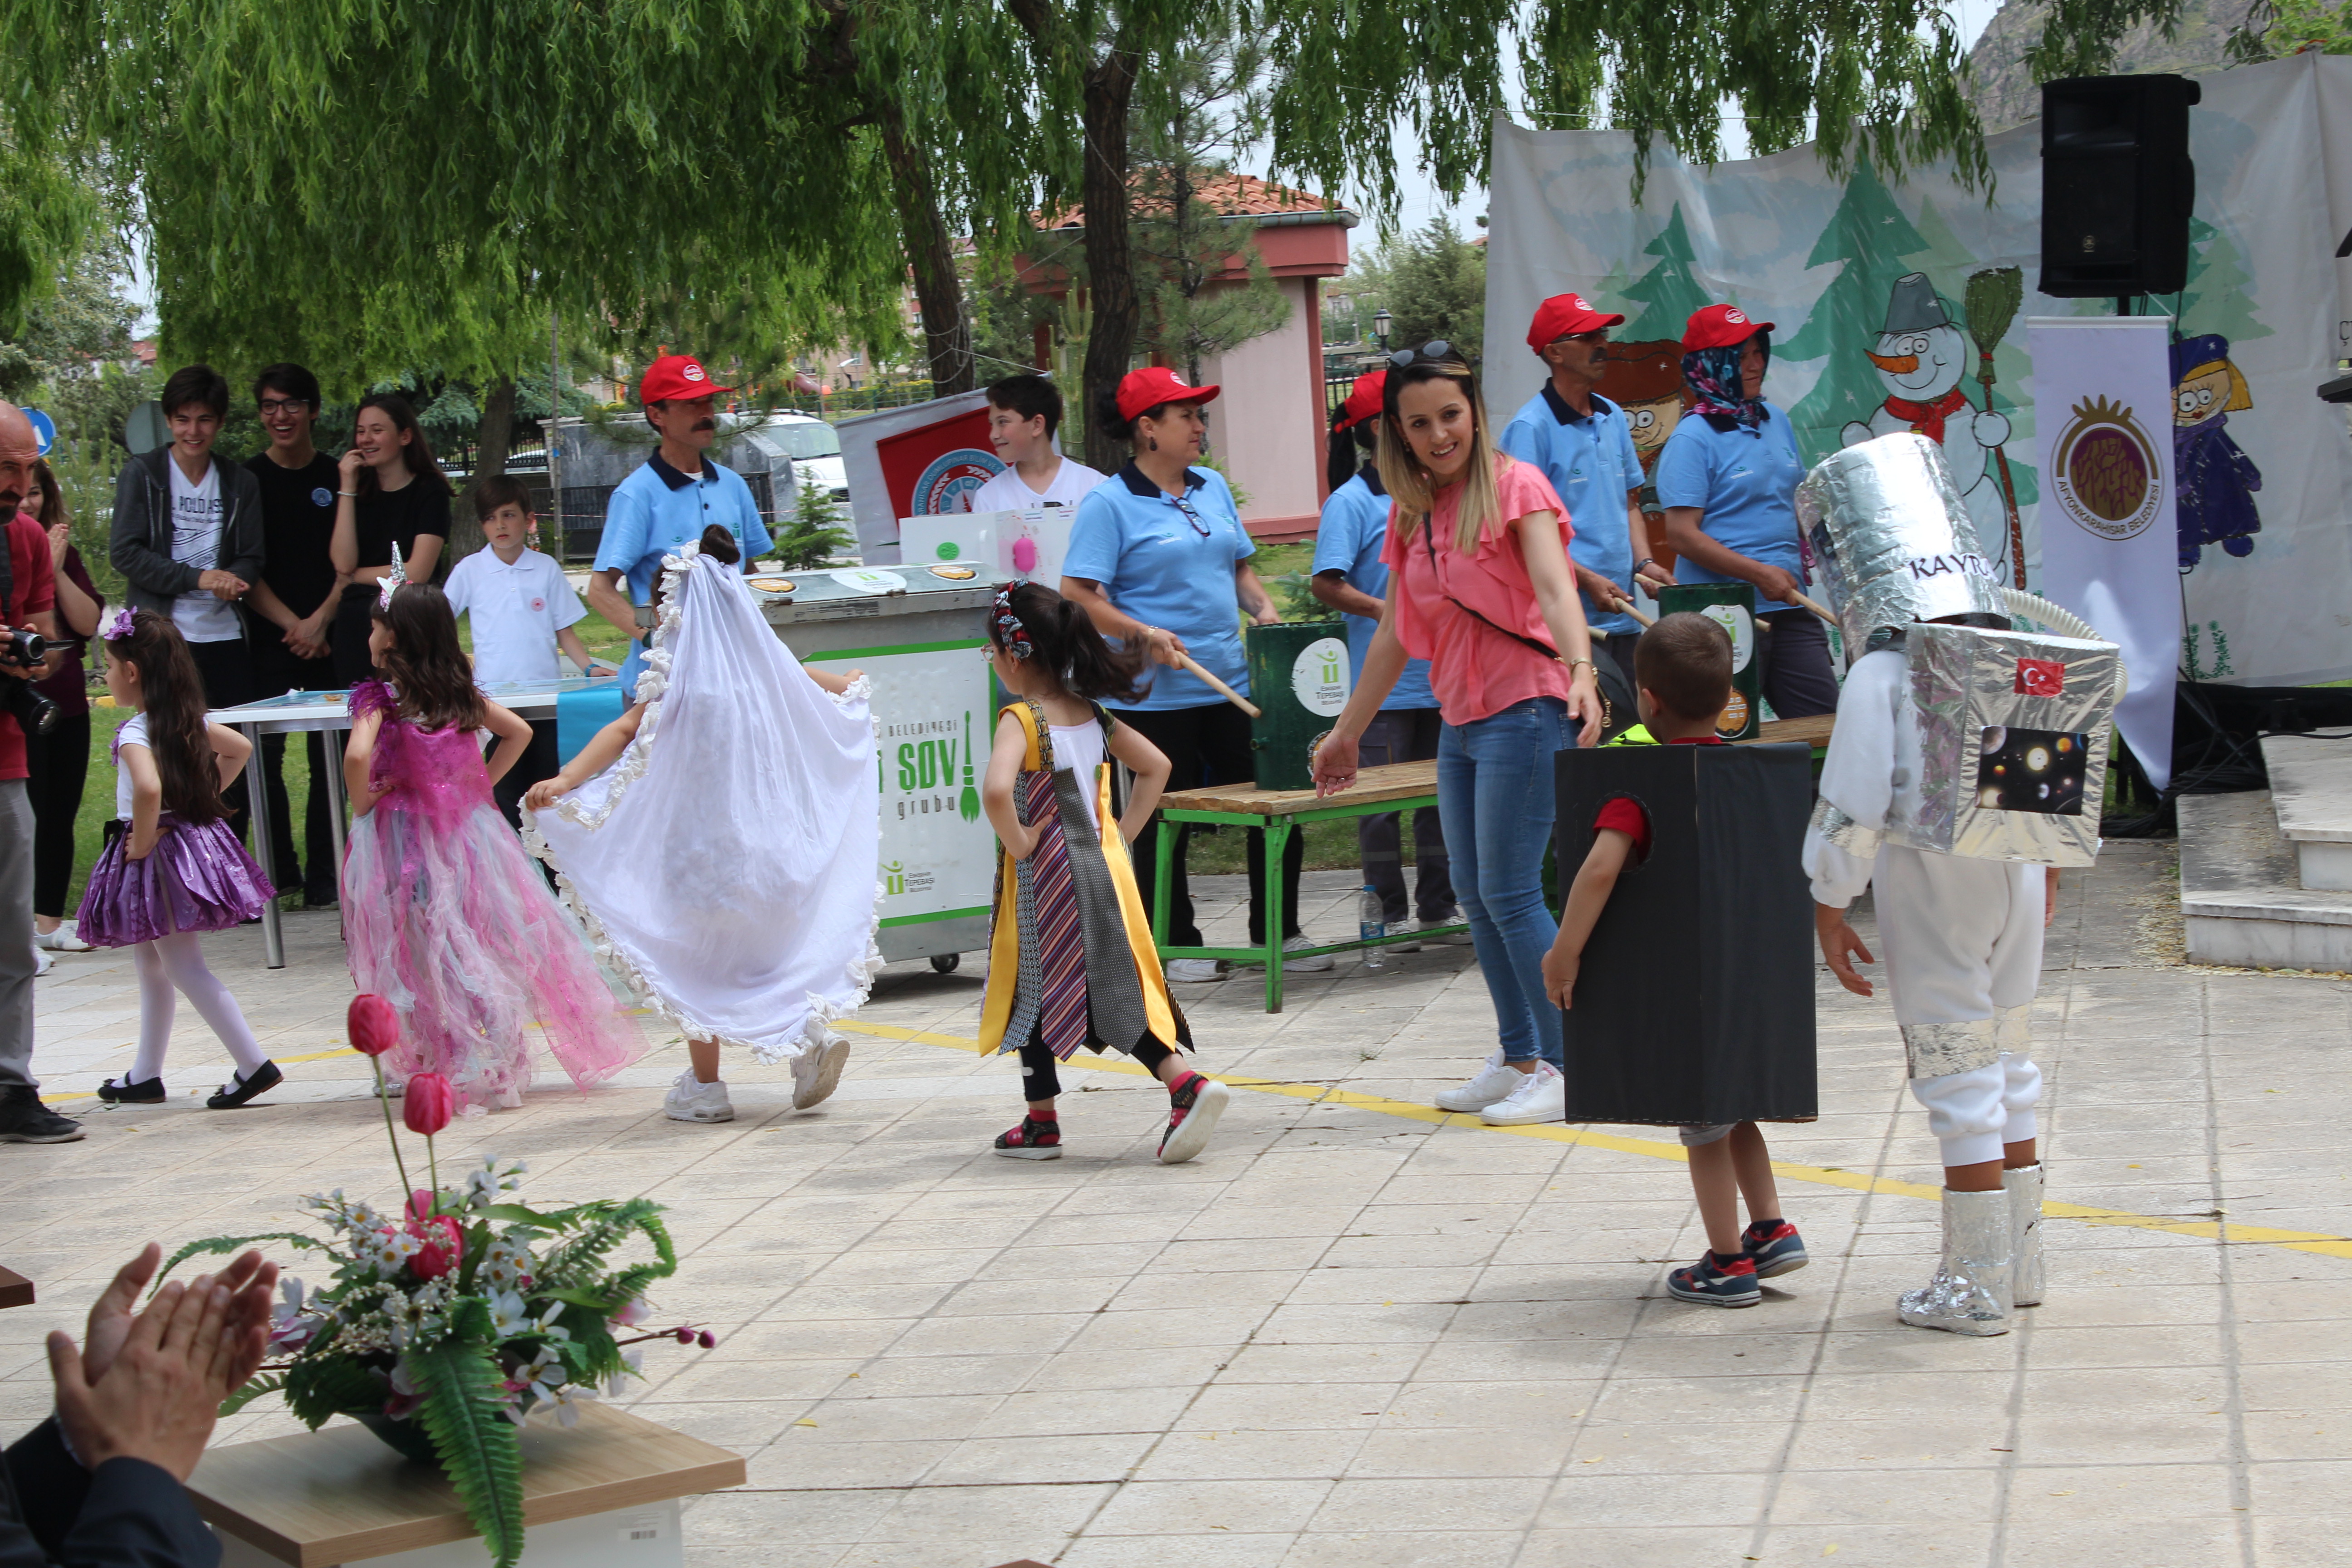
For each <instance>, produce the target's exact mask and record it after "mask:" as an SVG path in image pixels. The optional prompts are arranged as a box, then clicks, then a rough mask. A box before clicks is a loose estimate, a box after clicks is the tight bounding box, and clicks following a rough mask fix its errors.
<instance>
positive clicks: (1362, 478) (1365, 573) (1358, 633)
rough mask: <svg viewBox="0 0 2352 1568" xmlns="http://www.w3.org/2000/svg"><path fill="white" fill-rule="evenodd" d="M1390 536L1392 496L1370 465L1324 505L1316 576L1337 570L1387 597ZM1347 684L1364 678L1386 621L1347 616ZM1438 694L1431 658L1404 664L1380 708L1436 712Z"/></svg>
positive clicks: (1362, 588) (1360, 588) (1354, 584)
mask: <svg viewBox="0 0 2352 1568" xmlns="http://www.w3.org/2000/svg"><path fill="white" fill-rule="evenodd" d="M1388 536H1389V497H1388V492H1387V491H1386V490H1384V489H1381V474H1380V470H1379V469H1378V468H1373V467H1372V465H1371V464H1370V463H1366V464H1365V465H1364V468H1363V471H1362V472H1361V473H1360V474H1358V475H1357V476H1356V477H1355V478H1354V479H1349V481H1348V482H1347V483H1346V484H1344V485H1341V486H1340V487H1339V489H1336V490H1333V491H1332V492H1331V499H1330V500H1327V501H1325V502H1324V503H1323V521H1322V522H1321V523H1320V524H1318V526H1317V528H1316V530H1315V564H1314V566H1313V567H1312V568H1311V569H1310V570H1311V571H1312V574H1314V575H1315V576H1318V577H1320V576H1321V575H1322V574H1324V573H1326V572H1337V573H1339V577H1340V581H1342V582H1344V583H1346V584H1348V586H1349V587H1350V588H1353V589H1355V590H1356V592H1358V593H1360V594H1368V595H1370V596H1371V597H1373V598H1375V599H1381V598H1386V597H1387V596H1388V591H1389V569H1388V568H1387V567H1386V566H1385V565H1382V564H1381V542H1382V541H1383V540H1385V539H1387V538H1388ZM1345 618H1346V620H1347V623H1348V680H1349V689H1351V690H1352V689H1354V687H1355V686H1356V685H1357V684H1358V683H1359V682H1360V681H1362V679H1364V655H1366V654H1367V653H1369V652H1370V651H1371V647H1372V634H1373V633H1374V632H1376V631H1379V630H1380V629H1381V623H1380V622H1379V621H1378V620H1375V619H1373V618H1372V617H1370V616H1347V617H1345ZM1436 706H1437V694H1436V693H1435V692H1433V691H1432V690H1431V689H1429V660H1427V659H1425V658H1409V659H1407V660H1405V665H1404V673H1403V674H1402V675H1400V676H1398V677H1397V683H1396V686H1395V688H1394V689H1391V691H1390V692H1389V695H1388V700H1386V701H1384V702H1382V703H1381V711H1383V712H1386V711H1387V710H1389V709H1391V708H1434V707H1436Z"/></svg>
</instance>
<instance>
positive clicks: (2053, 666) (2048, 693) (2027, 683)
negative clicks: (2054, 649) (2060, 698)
mask: <svg viewBox="0 0 2352 1568" xmlns="http://www.w3.org/2000/svg"><path fill="white" fill-rule="evenodd" d="M2065 689H2066V666H2065V665H2064V664H2063V662H2061V661H2060V660H2058V659H2054V658H2021V659H2019V660H2018V661H2017V694H2018V695H2019V696H2021V697H2055V696H2057V695H2059V694H2060V693H2061V692H2063V691H2064V690H2065Z"/></svg>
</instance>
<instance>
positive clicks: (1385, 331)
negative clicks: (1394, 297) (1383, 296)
mask: <svg viewBox="0 0 2352 1568" xmlns="http://www.w3.org/2000/svg"><path fill="white" fill-rule="evenodd" d="M1392 324H1393V318H1391V316H1390V315H1389V308H1388V307H1387V306H1386V305H1383V306H1381V308H1380V309H1379V310H1376V311H1374V312H1373V313H1372V341H1373V342H1377V343H1379V344H1380V346H1381V353H1388V352H1389V328H1390V327H1391V325H1392Z"/></svg>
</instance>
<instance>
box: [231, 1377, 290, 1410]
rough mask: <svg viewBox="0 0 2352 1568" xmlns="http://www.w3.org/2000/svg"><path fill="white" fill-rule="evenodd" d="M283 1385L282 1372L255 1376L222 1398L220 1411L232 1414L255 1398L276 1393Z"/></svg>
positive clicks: (284, 1383) (284, 1379)
mask: <svg viewBox="0 0 2352 1568" xmlns="http://www.w3.org/2000/svg"><path fill="white" fill-rule="evenodd" d="M285 1386H286V1377H285V1374H284V1373H270V1374H269V1375H268V1376H267V1377H257V1378H255V1379H254V1380H253V1381H252V1382H250V1383H248V1384H246V1385H245V1386H244V1387H243V1388H240V1389H238V1390H237V1391H236V1393H234V1394H230V1395H229V1396H228V1397H227V1398H226V1399H224V1400H222V1401H221V1405H220V1413H221V1414H222V1415H236V1413H237V1412H238V1411H240V1410H242V1409H244V1408H245V1407H246V1406H247V1405H250V1404H252V1403H253V1402H254V1401H255V1400H257V1399H259V1398H261V1397H262V1396H263V1395H265V1394H276V1393H277V1392H278V1390H280V1389H282V1388H284V1387H285Z"/></svg>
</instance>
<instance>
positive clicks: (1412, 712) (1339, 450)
mask: <svg viewBox="0 0 2352 1568" xmlns="http://www.w3.org/2000/svg"><path fill="white" fill-rule="evenodd" d="M1388 379H1389V373H1388V372H1387V371H1385V370H1375V371H1370V372H1368V373H1366V374H1363V375H1360V376H1358V377H1357V378H1356V384H1355V385H1353V386H1351V387H1349V389H1348V401H1347V402H1345V403H1343V404H1341V405H1339V413H1338V414H1336V415H1334V416H1332V421H1331V447H1332V463H1331V467H1332V468H1333V470H1334V472H1333V475H1332V477H1333V478H1334V479H1337V478H1338V477H1339V474H1338V470H1339V462H1340V460H1341V458H1343V457H1353V458H1359V459H1360V463H1361V467H1360V468H1359V470H1358V471H1357V472H1355V473H1353V474H1351V475H1349V477H1348V478H1347V479H1344V480H1342V481H1341V482H1339V484H1336V485H1334V486H1333V487H1332V490H1331V499H1330V500H1327V501H1325V502H1324V503H1323V518H1322V521H1321V522H1320V524H1319V525H1318V527H1317V528H1316V530H1315V564H1314V566H1313V568H1312V571H1313V575H1312V576H1310V577H1309V578H1308V579H1307V587H1308V590H1309V591H1310V592H1312V593H1313V594H1314V595H1315V597H1316V598H1318V600H1320V601H1322V602H1323V603H1324V604H1326V605H1330V606H1331V608H1333V609H1335V610H1337V611H1339V613H1340V614H1341V615H1342V616H1346V617H1347V624H1348V663H1349V681H1350V683H1351V684H1352V683H1353V682H1354V681H1358V680H1361V679H1363V677H1364V656H1365V655H1366V654H1368V653H1370V651H1371V647H1372V634H1373V633H1374V632H1376V631H1378V630H1379V629H1380V625H1381V611H1382V610H1383V609H1384V608H1385V604H1384V601H1385V600H1386V599H1387V597H1388V591H1389V569H1388V567H1387V566H1386V565H1384V564H1382V563H1381V547H1382V546H1383V545H1384V544H1385V543H1386V542H1387V540H1388V536H1389V492H1388V490H1387V489H1386V488H1385V487H1384V486H1382V485H1381V469H1380V465H1379V464H1378V463H1375V462H1374V461H1373V460H1372V451H1373V447H1374V444H1375V437H1376V434H1377V432H1378V431H1379V429H1380V419H1381V394H1382V393H1383V392H1385V391H1386V390H1387V387H1388ZM1443 729H1444V724H1443V723H1442V722H1440V721H1439V719H1438V716H1437V694H1436V692H1434V691H1433V690H1432V689H1430V685H1429V661H1428V660H1427V659H1425V658H1414V659H1407V660H1406V661H1405V667H1404V673H1403V674H1402V675H1400V676H1398V677H1397V683H1396V686H1395V687H1394V688H1393V689H1391V691H1390V692H1389V695H1388V700H1386V701H1384V702H1382V703H1381V710H1380V713H1379V715H1378V716H1377V717H1375V718H1374V719H1373V720H1372V721H1371V724H1370V727H1368V728H1367V729H1366V730H1365V731H1364V734H1363V739H1362V740H1361V741H1360V742H1358V752H1357V757H1358V760H1359V763H1360V765H1361V766H1364V767H1377V766H1379V765H1381V763H1420V762H1427V761H1429V760H1430V759H1431V758H1433V757H1435V756H1436V755H1437V737H1438V733H1439V731H1442V730H1443ZM1401 817H1402V813H1399V812H1393V811H1385V812H1381V813H1380V814H1378V815H1377V816H1360V817H1358V818H1357V819H1356V849H1357V853H1358V855H1359V856H1360V858H1361V864H1362V866H1363V868H1364V882H1365V884H1366V885H1367V886H1368V887H1370V888H1372V889H1375V890H1376V891H1377V892H1378V893H1379V894H1380V896H1381V912H1382V915H1383V917H1384V918H1385V920H1386V921H1387V923H1388V927H1389V929H1390V930H1391V931H1402V930H1403V929H1404V920H1405V916H1406V914H1407V913H1408V912H1410V910H1411V908H1412V907H1413V906H1418V908H1419V910H1420V915H1419V923H1420V925H1421V926H1422V927H1423V928H1428V927H1433V926H1447V925H1454V924H1456V923H1458V922H1459V921H1460V920H1461V918H1462V917H1461V914H1460V912H1459V910H1458V908H1457V906H1456V904H1455V902H1454V876H1453V867H1452V866H1451V865H1450V864H1449V863H1448V861H1447V859H1446V856H1445V830H1444V827H1443V826H1441V825H1440V824H1439V822H1438V817H1437V811H1436V808H1435V807H1433V806H1424V807H1423V808H1422V809H1421V810H1419V811H1416V812H1414V813H1413V814H1412V841H1413V851H1412V858H1413V883H1414V886H1413V895H1414V897H1413V900H1412V906H1409V905H1408V904H1407V903H1406V900H1405V887H1404V861H1403V856H1402V851H1401V841H1402V833H1401V831H1400V828H1401ZM1433 940H1435V941H1438V942H1445V943H1447V944H1449V945H1453V946H1459V945H1461V944H1462V943H1464V942H1467V941H1468V940H1469V938H1468V937H1467V936H1466V935H1465V934H1464V933H1462V932H1459V931H1457V932H1454V933H1453V934H1451V935H1447V936H1441V937H1437V938H1435V939H1433ZM1419 945H1420V944H1419V943H1418V942H1399V943H1397V944H1396V946H1395V947H1393V948H1391V949H1390V950H1389V951H1391V952H1412V951H1413V950H1414V949H1415V948H1417V947H1418V946H1419ZM1374 951H1375V952H1377V951H1378V950H1377V949H1376V950H1374Z"/></svg>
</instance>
